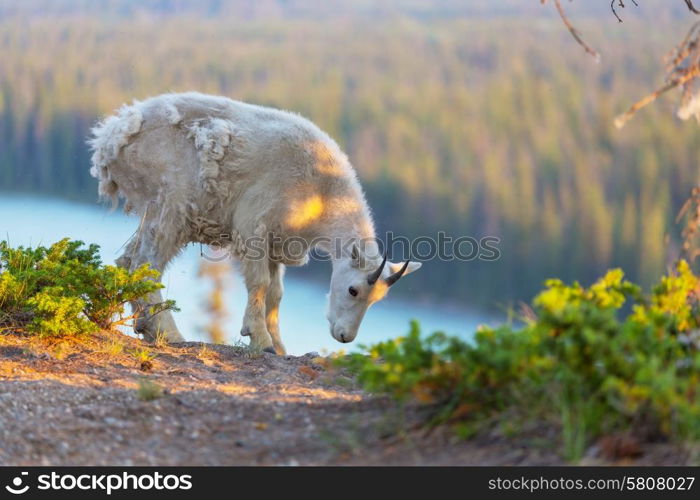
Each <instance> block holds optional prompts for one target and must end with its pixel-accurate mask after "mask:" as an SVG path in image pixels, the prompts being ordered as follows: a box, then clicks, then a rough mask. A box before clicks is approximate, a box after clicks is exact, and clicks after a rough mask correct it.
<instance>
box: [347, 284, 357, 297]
mask: <svg viewBox="0 0 700 500" xmlns="http://www.w3.org/2000/svg"><path fill="white" fill-rule="evenodd" d="M348 293H349V294H350V295H352V296H353V297H357V288H355V287H354V286H351V287H350V288H348Z"/></svg>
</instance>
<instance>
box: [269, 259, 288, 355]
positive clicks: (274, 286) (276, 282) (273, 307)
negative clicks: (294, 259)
mask: <svg viewBox="0 0 700 500" xmlns="http://www.w3.org/2000/svg"><path fill="white" fill-rule="evenodd" d="M283 278H284V265H282V264H280V263H279V262H272V261H270V287H269V288H268V289H267V297H266V298H265V312H266V317H265V319H266V320H267V331H268V332H270V336H271V337H272V346H273V347H274V348H275V351H276V352H277V354H280V355H284V354H286V353H287V351H286V350H285V349H284V344H282V338H281V337H280V319H279V309H280V301H281V300H282V292H283V291H284V288H283V285H282V279H283Z"/></svg>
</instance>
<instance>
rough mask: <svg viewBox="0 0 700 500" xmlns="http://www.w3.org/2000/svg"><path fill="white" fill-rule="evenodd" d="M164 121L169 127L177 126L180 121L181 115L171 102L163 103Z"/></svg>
mask: <svg viewBox="0 0 700 500" xmlns="http://www.w3.org/2000/svg"><path fill="white" fill-rule="evenodd" d="M165 119H166V120H168V123H169V124H170V125H177V124H178V123H180V122H181V121H182V115H181V114H180V111H178V109H177V107H176V106H175V104H173V103H172V102H166V103H165Z"/></svg>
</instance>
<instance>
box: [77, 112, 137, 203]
mask: <svg viewBox="0 0 700 500" xmlns="http://www.w3.org/2000/svg"><path fill="white" fill-rule="evenodd" d="M142 123H143V114H142V113H141V110H140V109H139V105H138V103H137V102H135V103H134V104H133V105H131V106H128V105H124V106H122V107H121V108H120V109H119V111H117V113H116V114H114V115H111V116H109V117H107V118H105V119H104V120H102V121H101V122H99V123H98V124H97V125H95V127H93V128H92V130H91V131H90V132H91V137H90V138H89V139H88V145H89V146H90V148H91V149H92V167H91V168H90V175H92V176H93V177H95V178H96V179H97V180H98V181H99V186H98V193H99V195H100V198H102V199H110V200H112V208H114V207H116V206H117V205H118V203H119V186H118V185H117V183H116V182H115V181H114V179H112V176H111V174H110V171H109V167H110V165H111V164H112V162H114V161H115V160H116V159H117V157H118V156H119V151H120V150H121V148H122V147H124V146H125V145H126V144H128V142H129V138H130V137H131V136H132V135H134V134H136V133H138V132H139V130H141V125H142Z"/></svg>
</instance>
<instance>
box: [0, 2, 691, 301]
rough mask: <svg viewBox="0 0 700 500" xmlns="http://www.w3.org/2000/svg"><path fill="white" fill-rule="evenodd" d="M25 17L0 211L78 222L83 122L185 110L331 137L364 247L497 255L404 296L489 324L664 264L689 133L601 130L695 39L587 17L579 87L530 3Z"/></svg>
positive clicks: (12, 62) (665, 111) (661, 108)
mask: <svg viewBox="0 0 700 500" xmlns="http://www.w3.org/2000/svg"><path fill="white" fill-rule="evenodd" d="M21 3H22V4H24V7H18V4H17V3H16V2H7V1H4V0H0V191H2V190H5V191H9V190H12V191H28V192H29V191H30V192H40V193H47V194H55V195H60V196H63V197H69V198H73V199H80V200H84V201H86V202H94V201H95V199H96V188H95V182H94V180H93V179H91V178H90V177H89V175H88V169H89V152H88V151H87V148H86V146H85V138H86V136H87V135H88V131H89V128H90V127H91V125H92V124H93V123H94V122H95V121H96V120H97V118H98V117H99V116H100V115H102V114H105V113H108V112H110V111H112V110H113V109H115V108H116V107H118V106H119V105H120V104H121V103H123V102H126V101H131V100H132V99H134V98H136V99H142V98H145V97H148V96H151V95H155V94H159V93H162V92H166V91H184V90H199V91H201V92H210V93H219V94H224V95H227V96H230V97H233V98H236V99H241V100H246V101H250V102H256V103H261V104H266V105H271V106H276V107H281V108H285V109H290V110H295V111H298V112H300V113H302V114H304V115H306V116H308V117H309V118H311V119H312V120H314V121H315V122H316V123H318V124H319V126H321V127H322V128H324V129H325V130H327V131H328V132H329V133H330V134H331V135H332V136H334V137H335V138H336V139H337V140H338V142H339V143H340V145H341V146H342V147H343V148H344V149H345V150H346V151H347V153H348V154H349V156H350V159H351V161H352V162H353V164H354V165H355V167H356V168H357V170H358V172H359V174H360V176H361V179H362V181H363V184H364V186H365V188H366V190H367V194H368V198H369V201H370V204H371V205H372V207H373V210H374V212H375V218H376V221H377V223H378V226H379V229H380V231H381V232H384V231H386V230H392V231H394V232H395V233H397V234H403V235H406V236H409V237H416V236H419V235H427V236H434V235H435V234H436V233H437V232H438V231H445V232H447V233H448V234H450V235H452V236H454V237H457V236H462V235H469V236H474V237H476V238H479V237H482V236H498V237H500V238H501V243H500V245H499V247H500V250H501V258H500V260H498V261H497V262H479V261H474V262H466V263H464V262H454V261H452V262H439V261H433V262H430V263H429V264H428V265H426V266H425V272H421V273H417V274H416V278H415V280H416V282H415V283H414V285H415V284H416V283H419V285H418V286H417V287H414V288H413V290H414V292H415V290H422V291H424V292H425V293H426V294H432V295H434V296H440V297H445V296H450V297H452V298H454V299H455V300H460V301H462V302H464V303H470V304H477V303H478V304H482V305H484V304H491V305H493V304H503V303H508V302H511V301H515V300H520V299H528V298H530V297H531V296H532V294H533V293H534V292H535V291H536V290H538V289H540V287H541V284H542V281H543V280H544V279H545V278H547V277H551V276H557V277H560V278H562V279H563V280H565V281H569V280H572V279H579V280H581V281H583V282H588V281H590V280H591V279H592V278H594V277H596V276H597V275H599V274H601V273H602V271H603V270H604V269H606V268H608V267H611V266H619V267H622V268H623V269H624V270H625V272H626V273H627V275H628V276H630V277H631V278H632V279H635V280H639V281H641V282H642V283H649V282H651V281H652V280H655V279H656V278H658V276H659V275H660V274H661V273H662V272H663V271H664V270H665V268H666V265H667V262H668V260H669V256H671V257H673V256H675V253H674V252H676V250H675V248H677V244H676V243H675V242H676V241H677V239H678V233H679V230H678V228H677V227H676V226H675V224H674V217H675V214H676V212H677V211H678V209H679V207H680V205H681V204H682V202H683V201H684V199H685V198H686V197H687V195H688V193H689V192H690V189H691V188H692V187H693V186H694V185H696V184H697V181H698V168H697V159H698V153H699V150H700V142H699V141H698V140H697V133H698V130H697V128H696V127H695V126H694V125H692V124H687V123H682V122H679V121H678V120H677V119H676V118H675V116H674V105H675V102H674V101H673V99H669V98H666V99H664V100H662V101H661V102H660V103H658V104H657V105H655V106H653V107H650V108H648V109H645V110H644V111H643V112H641V113H640V114H639V115H638V116H637V117H636V118H635V120H634V121H633V122H632V123H631V124H629V125H628V126H627V128H626V129H623V130H622V131H617V130H615V129H614V127H613V118H614V116H615V115H616V114H618V113H620V112H621V111H623V110H624V109H625V107H626V106H627V105H629V104H630V103H631V102H632V101H634V100H636V98H638V97H640V96H641V95H643V94H645V93H646V92H647V91H648V90H650V89H651V88H652V87H654V86H655V85H656V84H657V83H659V81H660V80H661V78H662V71H663V66H662V62H661V57H662V55H663V54H664V53H665V52H666V51H667V50H669V49H670V48H671V47H672V45H673V44H674V43H675V42H677V41H678V39H679V38H680V37H681V36H682V34H683V33H684V31H685V29H686V28H687V27H688V25H689V24H690V22H691V21H692V19H690V18H687V17H678V18H677V17H676V16H675V14H674V13H672V12H670V13H669V14H668V16H664V17H659V18H658V19H655V20H649V19H647V18H645V17H644V16H641V15H639V16H637V15H632V13H631V12H630V18H629V19H627V20H626V22H625V23H624V25H620V26H618V23H617V22H616V21H614V20H606V21H609V22H601V20H600V19H599V18H596V17H591V16H588V15H584V16H582V17H581V18H580V19H579V20H578V24H579V28H580V29H581V30H582V31H584V32H585V33H586V34H587V38H588V39H590V40H592V41H595V42H596V43H598V45H599V46H600V47H599V48H600V49H601V50H602V51H603V53H604V59H603V62H602V63H601V64H597V65H596V64H594V63H593V62H592V61H591V58H589V57H587V56H586V55H585V54H583V52H582V50H581V49H580V47H578V46H577V45H576V44H575V43H574V42H573V41H572V40H571V38H570V35H569V33H568V32H567V31H566V29H565V28H564V27H563V26H562V25H561V23H560V22H559V21H558V20H557V19H556V18H555V17H553V16H552V15H551V13H550V12H549V10H547V9H544V8H541V6H540V5H539V2H538V1H536V0H533V1H532V2H530V3H531V4H533V5H532V6H531V7H528V8H527V9H525V10H526V11H527V12H526V13H527V15H515V14H513V13H512V12H511V11H509V10H508V9H506V8H505V7H504V8H503V9H499V8H495V9H492V10H490V11H489V10H488V9H486V10H482V11H480V10H478V9H477V7H476V5H483V2H474V3H472V2H464V4H471V6H464V4H462V3H460V2H456V1H447V2H444V3H441V4H440V5H441V7H440V8H439V9H438V8H434V9H433V10H431V9H430V8H426V7H425V6H424V4H423V3H422V2H405V3H404V4H401V6H397V2H388V3H387V4H386V5H387V6H385V8H384V9H379V11H374V10H372V8H371V7H370V6H371V5H372V3H371V2H358V3H357V4H354V6H353V7H352V8H351V7H347V2H346V3H345V5H346V7H345V8H341V7H339V6H338V2H332V4H329V5H330V6H329V5H326V4H323V3H322V5H325V7H323V8H319V10H318V11H315V10H314V9H312V8H310V7H309V5H308V4H309V2H306V3H305V2H261V3H260V4H259V5H258V7H250V6H249V7H247V8H246V6H245V5H239V4H240V2H235V3H234V4H231V5H234V6H237V8H233V7H231V5H229V3H227V2H217V1H214V0H211V1H208V2H203V3H200V4H198V5H199V7H197V8H189V7H192V2H187V1H184V0H183V1H179V2H178V1H173V2H166V1H160V2H152V3H151V4H150V6H151V7H152V8H150V9H148V8H139V7H137V6H136V3H135V2H131V1H128V0H121V1H110V2H102V3H100V2H72V3H70V2H65V1H59V2H51V3H50V4H51V8H52V9H54V10H51V9H49V8H48V7H47V6H48V5H49V3H47V2H42V1H29V2H21ZM95 3H97V4H99V5H101V7H102V8H100V9H98V8H96V7H94V4H95ZM520 3H522V2H520ZM603 3H605V2H603ZM83 4H84V5H83ZM247 4H248V5H251V4H254V3H253V2H249V3H247ZM76 5H83V10H80V9H79V8H77V7H76ZM333 5H335V8H334V7H333ZM504 5H505V6H509V5H511V6H512V5H513V2H504ZM69 6H72V7H69ZM227 6H228V7H227ZM305 6H306V7H305ZM391 6H393V8H392V7H391ZM42 9H44V10H42ZM285 9H287V10H285ZM290 9H291V10H290ZM580 10H581V12H583V13H584V14H586V9H584V8H583V7H582V8H581V9H580ZM47 13H48V14H47ZM438 14H440V15H438ZM650 26H652V27H653V29H650ZM8 215H9V214H0V233H1V232H2V229H3V228H2V222H1V219H2V217H6V216H8ZM667 235H669V238H667Z"/></svg>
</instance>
